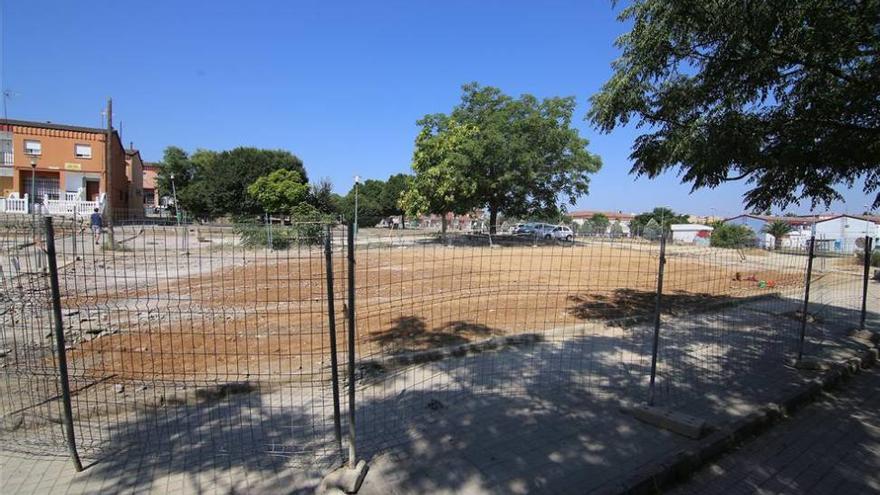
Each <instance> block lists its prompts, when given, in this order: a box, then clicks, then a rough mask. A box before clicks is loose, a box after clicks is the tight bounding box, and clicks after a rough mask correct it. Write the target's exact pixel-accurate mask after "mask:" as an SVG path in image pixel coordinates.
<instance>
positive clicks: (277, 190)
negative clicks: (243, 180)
mask: <svg viewBox="0 0 880 495" xmlns="http://www.w3.org/2000/svg"><path fill="white" fill-rule="evenodd" d="M247 192H248V195H250V197H251V198H253V199H255V200H256V201H257V203H258V204H259V205H260V207H261V208H262V209H263V211H266V212H269V213H288V212H290V211H291V209H293V207H294V206H296V205H298V204H300V203H302V202H303V201H304V200H305V199H306V198H307V197H308V194H309V186H307V185H305V184H303V181H302V177H300V175H299V173H298V172H296V171H293V170H287V169H278V170H275V171H273V172H271V173H269V174H268V175H263V176H261V177H258V178H257V180H255V181H254V182H253V183H252V184H251V185H249V186H248V188H247Z"/></svg>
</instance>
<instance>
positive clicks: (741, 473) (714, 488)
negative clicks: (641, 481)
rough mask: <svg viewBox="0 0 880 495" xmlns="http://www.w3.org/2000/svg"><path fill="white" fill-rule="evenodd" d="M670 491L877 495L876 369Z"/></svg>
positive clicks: (879, 398)
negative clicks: (873, 494) (870, 494)
mask: <svg viewBox="0 0 880 495" xmlns="http://www.w3.org/2000/svg"><path fill="white" fill-rule="evenodd" d="M669 493H671V494H674V495H689V494H704V493H736V494H739V493H743V494H745V493H754V494H761V495H765V494H768V495H769V494H800V493H805V494H835V495H849V494H863V493H864V494H869V493H880V370H878V369H877V368H873V369H871V370H867V371H864V372H863V373H862V374H860V375H857V376H855V377H854V378H852V380H851V381H850V382H849V383H846V384H845V385H844V386H843V387H842V388H840V389H836V390H833V391H831V392H826V393H824V394H823V397H822V399H821V400H820V401H818V402H816V403H814V404H810V405H808V406H806V407H805V408H804V409H802V410H801V411H799V412H797V413H796V414H795V415H793V416H792V417H791V418H790V419H788V420H786V421H784V422H783V423H781V424H779V425H777V426H775V427H774V428H773V429H772V430H770V431H769V432H767V433H765V434H764V435H762V436H759V437H757V438H755V439H753V440H752V441H749V442H746V443H745V444H743V445H742V446H741V447H740V448H739V449H738V450H737V451H736V452H733V453H731V454H729V455H727V456H725V457H723V458H721V459H720V460H719V461H717V462H715V463H714V464H711V465H709V466H707V467H706V468H705V469H703V470H701V471H700V472H699V473H697V474H696V475H694V476H693V477H692V479H690V480H689V481H687V482H686V483H684V484H682V485H680V486H678V487H676V488H675V489H673V490H671V491H670V492H669Z"/></svg>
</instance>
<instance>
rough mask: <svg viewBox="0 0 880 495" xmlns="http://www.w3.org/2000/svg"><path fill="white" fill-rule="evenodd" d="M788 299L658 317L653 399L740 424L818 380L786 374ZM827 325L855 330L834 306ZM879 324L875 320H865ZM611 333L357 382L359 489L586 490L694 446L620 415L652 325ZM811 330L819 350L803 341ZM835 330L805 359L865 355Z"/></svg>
mask: <svg viewBox="0 0 880 495" xmlns="http://www.w3.org/2000/svg"><path fill="white" fill-rule="evenodd" d="M798 303H799V301H797V300H796V299H778V298H760V299H756V300H750V301H748V303H747V304H742V305H721V307H720V308H719V309H718V310H717V311H713V312H711V313H698V314H687V315H683V316H677V317H666V318H664V320H663V326H662V328H661V346H660V347H661V350H660V356H659V370H658V380H657V391H656V403H657V405H661V406H668V407H672V408H674V409H677V410H680V411H683V412H687V413H689V414H693V415H696V416H700V417H704V418H706V419H708V420H709V421H710V423H711V424H713V425H714V426H719V425H721V424H723V423H725V422H729V421H733V420H736V419H738V418H741V417H743V416H744V415H746V414H749V413H750V412H753V411H755V410H756V408H758V407H760V406H763V405H764V404H766V403H767V402H768V401H778V400H780V399H781V397H782V396H783V395H784V394H786V393H790V392H791V391H793V390H794V389H796V388H798V387H802V386H804V385H805V384H806V383H807V382H808V381H810V380H811V379H813V378H815V376H816V373H811V372H803V371H798V370H795V369H793V368H791V367H789V366H787V365H786V362H787V360H788V359H790V358H791V357H792V356H793V355H794V354H795V352H796V350H797V346H798V343H799V324H798V322H795V321H793V320H791V319H789V318H787V317H785V316H783V313H785V312H786V311H789V310H790V308H792V307H797V304H798ZM835 311H837V312H838V313H839V314H837V315H835V316H834V317H833V318H828V320H831V321H840V322H857V321H858V312H856V311H853V310H850V309H846V308H836V309H835ZM876 318H877V314H876V313H875V314H874V315H873V316H872V321H876ZM615 332H616V333H612V334H609V333H608V332H607V331H606V330H603V329H601V328H600V327H599V326H598V325H597V326H595V327H589V326H585V327H584V328H583V329H582V331H580V332H576V331H571V332H569V333H568V334H563V335H559V336H556V337H554V338H549V339H548V340H547V341H545V342H540V343H537V344H535V345H534V346H532V347H530V348H508V349H505V350H502V351H498V352H493V353H484V354H480V355H478V356H466V357H460V358H453V359H447V360H444V361H441V362H435V363H427V364H424V365H419V366H411V367H409V368H407V369H405V370H395V371H393V372H389V373H388V375H387V376H385V377H384V379H383V380H381V381H379V382H378V383H377V384H376V385H373V386H363V387H362V388H361V391H360V397H361V398H360V399H359V405H358V418H359V420H358V421H359V423H358V438H359V442H360V443H359V448H360V449H361V450H360V452H361V453H362V455H363V456H365V457H367V458H369V457H371V456H375V457H374V460H373V472H372V474H371V475H370V476H372V477H373V478H372V479H371V478H370V477H368V481H369V484H368V485H369V486H368V488H369V490H374V491H369V490H368V491H366V492H365V493H377V492H380V491H381V490H382V488H383V487H384V486H385V485H383V484H390V485H391V486H393V487H395V488H396V489H398V490H400V492H402V493H427V492H430V493H434V492H441V493H456V492H461V491H467V490H474V491H479V490H484V491H487V492H494V493H517V492H518V493H525V492H547V493H585V492H589V491H593V490H597V489H604V488H607V487H609V486H616V484H617V483H619V482H621V480H622V479H623V478H625V477H626V476H628V475H630V474H631V473H632V472H633V470H635V469H637V468H639V467H640V466H642V465H644V464H645V463H647V462H650V461H651V460H654V459H657V458H658V457H660V456H665V455H671V454H673V453H675V452H676V451H677V449H684V448H688V447H692V446H693V445H694V443H693V441H691V440H687V439H684V438H682V437H678V436H675V435H673V434H670V433H668V432H665V431H663V430H659V429H656V428H654V427H652V426H648V425H645V424H643V423H640V422H638V421H636V420H634V419H633V418H632V417H631V416H628V415H626V414H624V413H622V412H621V411H620V409H619V404H620V401H628V402H635V403H640V402H644V401H645V400H646V398H647V378H648V376H649V370H650V342H651V338H650V336H651V334H652V328H651V325H650V324H639V325H635V326H633V327H631V328H628V329H622V330H621V329H618V330H615ZM819 332H825V333H827V334H828V336H827V337H826V338H825V339H824V340H823V341H821V342H820V341H818V340H815V339H814V338H813V336H815V335H816V334H818V333H819ZM866 348H867V346H866V345H865V344H864V343H860V342H857V341H853V340H851V339H848V338H847V337H846V329H845V328H843V327H842V326H836V327H833V328H831V327H828V328H823V329H819V328H812V329H808V341H807V343H806V347H805V353H806V354H808V355H819V354H828V353H829V352H830V353H834V352H837V351H840V352H841V353H845V354H848V355H852V354H853V353H855V352H857V351H859V350H864V349H866Z"/></svg>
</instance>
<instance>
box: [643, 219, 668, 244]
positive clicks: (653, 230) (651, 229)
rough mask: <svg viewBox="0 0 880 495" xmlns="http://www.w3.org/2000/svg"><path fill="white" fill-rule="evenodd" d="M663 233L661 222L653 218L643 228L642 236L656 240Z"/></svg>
mask: <svg viewBox="0 0 880 495" xmlns="http://www.w3.org/2000/svg"><path fill="white" fill-rule="evenodd" d="M661 235H663V229H662V228H661V227H660V224H659V223H658V222H657V220H654V219H653V218H651V219H650V220H648V223H646V224H645V228H643V229H642V237H644V238H645V239H649V240H652V241H655V240H657V239H659V238H660V236H661Z"/></svg>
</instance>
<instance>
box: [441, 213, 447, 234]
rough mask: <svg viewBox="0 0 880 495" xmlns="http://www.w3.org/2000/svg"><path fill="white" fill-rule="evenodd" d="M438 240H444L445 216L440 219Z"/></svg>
mask: <svg viewBox="0 0 880 495" xmlns="http://www.w3.org/2000/svg"><path fill="white" fill-rule="evenodd" d="M440 238H441V239H443V240H444V241H445V240H446V214H445V213H444V214H443V216H442V217H441V218H440Z"/></svg>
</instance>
